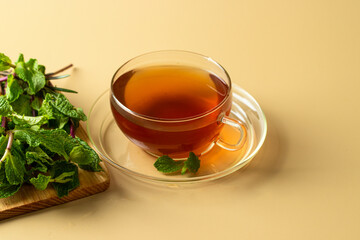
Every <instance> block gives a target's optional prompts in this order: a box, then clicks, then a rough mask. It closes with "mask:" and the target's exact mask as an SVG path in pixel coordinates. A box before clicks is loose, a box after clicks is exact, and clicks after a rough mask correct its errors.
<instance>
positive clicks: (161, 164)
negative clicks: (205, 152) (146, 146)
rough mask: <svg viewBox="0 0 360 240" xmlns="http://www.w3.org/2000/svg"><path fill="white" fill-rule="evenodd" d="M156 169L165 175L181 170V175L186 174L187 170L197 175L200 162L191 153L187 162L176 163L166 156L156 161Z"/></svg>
mask: <svg viewBox="0 0 360 240" xmlns="http://www.w3.org/2000/svg"><path fill="white" fill-rule="evenodd" d="M154 167H155V168H156V169H157V170H158V171H159V172H163V173H174V172H177V171H179V170H180V169H181V174H185V173H186V171H187V170H189V172H192V173H196V172H197V171H198V169H199V168H200V160H199V158H198V157H197V156H196V155H195V154H194V153H193V152H190V154H189V157H188V159H187V160H186V161H175V160H174V159H172V158H171V157H169V156H166V155H164V156H161V157H159V158H158V159H157V160H156V162H155V163H154Z"/></svg>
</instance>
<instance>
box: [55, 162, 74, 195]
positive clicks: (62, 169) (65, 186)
mask: <svg viewBox="0 0 360 240" xmlns="http://www.w3.org/2000/svg"><path fill="white" fill-rule="evenodd" d="M66 172H74V173H73V174H72V175H71V176H69V179H70V180H68V181H67V182H65V183H60V182H56V181H54V182H53V183H52V185H53V187H54V189H55V190H56V192H57V195H58V197H60V198H61V197H64V196H67V195H68V194H69V192H70V191H71V190H73V189H75V188H76V187H78V186H79V185H80V182H79V174H78V168H77V166H76V165H75V164H73V163H70V162H67V161H62V160H60V161H55V163H54V165H53V166H52V168H51V169H50V175H51V178H52V179H56V178H57V177H60V176H61V174H63V173H66Z"/></svg>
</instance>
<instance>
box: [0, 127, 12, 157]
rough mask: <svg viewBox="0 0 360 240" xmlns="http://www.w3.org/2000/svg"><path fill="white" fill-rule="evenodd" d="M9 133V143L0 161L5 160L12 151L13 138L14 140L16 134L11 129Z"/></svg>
mask: <svg viewBox="0 0 360 240" xmlns="http://www.w3.org/2000/svg"><path fill="white" fill-rule="evenodd" d="M8 134H9V140H8V143H7V146H6V150H5V153H4V155H3V156H2V158H1V159H0V162H2V161H4V160H5V159H6V157H7V155H9V154H10V151H11V147H12V143H13V140H14V134H13V132H11V131H9V132H8Z"/></svg>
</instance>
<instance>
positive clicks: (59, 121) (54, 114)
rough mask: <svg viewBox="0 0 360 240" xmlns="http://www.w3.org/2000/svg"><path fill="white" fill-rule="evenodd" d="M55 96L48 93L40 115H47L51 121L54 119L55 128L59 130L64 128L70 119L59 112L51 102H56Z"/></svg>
mask: <svg viewBox="0 0 360 240" xmlns="http://www.w3.org/2000/svg"><path fill="white" fill-rule="evenodd" d="M54 95H55V94H52V93H47V94H46V95H45V99H44V101H43V103H42V105H41V107H40V109H39V110H38V111H39V114H40V115H47V116H48V117H49V119H52V120H53V121H54V122H55V123H54V126H55V127H57V128H63V127H64V126H65V124H66V123H68V121H69V117H68V116H66V115H64V114H63V113H61V112H60V111H58V110H57V109H56V108H55V107H53V104H51V102H53V101H55V100H54V99H55V97H54Z"/></svg>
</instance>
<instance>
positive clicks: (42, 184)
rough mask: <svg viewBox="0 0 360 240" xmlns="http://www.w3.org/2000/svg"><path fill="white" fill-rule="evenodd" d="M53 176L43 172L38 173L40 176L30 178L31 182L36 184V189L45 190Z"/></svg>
mask: <svg viewBox="0 0 360 240" xmlns="http://www.w3.org/2000/svg"><path fill="white" fill-rule="evenodd" d="M50 179H51V177H50V176H45V175H43V174H38V176H37V177H36V178H35V177H33V178H30V183H31V184H32V185H34V187H35V188H36V189H39V190H45V189H46V188H47V186H48V184H49V182H50Z"/></svg>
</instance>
